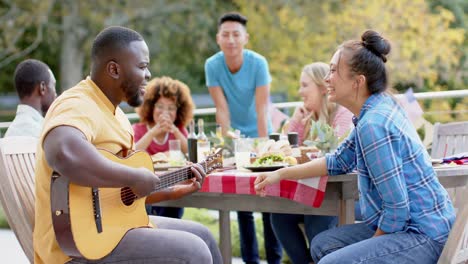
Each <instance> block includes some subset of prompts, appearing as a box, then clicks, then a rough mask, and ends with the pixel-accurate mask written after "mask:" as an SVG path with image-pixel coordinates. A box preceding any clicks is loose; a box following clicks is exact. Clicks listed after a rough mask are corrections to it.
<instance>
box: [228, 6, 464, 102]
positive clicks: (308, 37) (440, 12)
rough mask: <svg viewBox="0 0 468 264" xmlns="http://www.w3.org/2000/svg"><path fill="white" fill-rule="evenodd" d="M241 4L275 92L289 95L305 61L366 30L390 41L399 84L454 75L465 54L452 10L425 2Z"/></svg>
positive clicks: (325, 56) (324, 56) (430, 82)
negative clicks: (265, 59) (268, 71)
mask: <svg viewBox="0 0 468 264" xmlns="http://www.w3.org/2000/svg"><path fill="white" fill-rule="evenodd" d="M236 3H237V4H238V5H239V6H240V7H241V10H242V12H244V13H245V14H246V15H247V16H248V17H249V31H250V35H251V38H250V39H251V41H250V46H249V47H251V48H252V49H254V50H257V51H259V52H260V53H261V54H263V55H264V56H266V57H267V59H268V60H269V63H270V68H271V72H272V75H273V78H274V83H273V91H278V90H286V89H287V90H288V94H289V95H290V99H293V98H295V95H296V94H297V87H298V79H299V78H298V76H299V74H300V71H301V68H302V67H303V66H304V65H305V64H307V63H311V62H314V61H324V62H328V61H329V60H330V58H331V56H332V54H333V51H334V50H335V49H336V47H337V46H338V45H339V44H340V43H342V42H343V41H345V40H348V39H359V38H360V35H361V34H362V33H363V32H364V31H365V30H366V29H374V30H376V31H379V32H380V33H382V34H383V35H384V36H385V37H386V38H388V39H389V40H390V41H391V43H392V52H391V54H390V57H389V61H388V67H389V70H390V73H391V77H392V80H393V83H394V84H395V86H396V87H397V88H398V87H402V86H403V87H405V88H406V87H408V85H414V86H415V88H416V89H422V88H423V87H434V86H435V85H436V83H437V82H438V81H440V80H448V79H453V78H454V76H453V75H454V73H455V72H457V69H459V63H460V60H459V58H460V56H462V55H463V52H462V46H463V43H464V39H465V32H466V31H465V29H464V28H460V27H455V28H454V27H451V24H452V23H453V22H454V20H455V17H454V15H453V13H452V12H450V11H449V10H447V9H445V8H443V7H441V6H437V7H435V8H434V10H431V9H430V8H429V6H428V4H427V3H426V2H425V1H424V0H404V1H392V0H382V1H377V0H373V1H367V0H341V1H339V0H335V1H322V2H316V1H302V0H296V1H281V0H273V1H268V2H267V1H248V0H238V1H236ZM415 14H418V15H417V16H416V15H415Z"/></svg>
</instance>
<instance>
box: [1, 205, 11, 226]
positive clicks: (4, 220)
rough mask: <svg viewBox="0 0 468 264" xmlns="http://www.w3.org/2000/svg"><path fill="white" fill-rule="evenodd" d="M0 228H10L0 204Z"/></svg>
mask: <svg viewBox="0 0 468 264" xmlns="http://www.w3.org/2000/svg"><path fill="white" fill-rule="evenodd" d="M0 228H10V226H9V225H8V222H7V220H6V217H5V213H4V212H3V208H2V206H0Z"/></svg>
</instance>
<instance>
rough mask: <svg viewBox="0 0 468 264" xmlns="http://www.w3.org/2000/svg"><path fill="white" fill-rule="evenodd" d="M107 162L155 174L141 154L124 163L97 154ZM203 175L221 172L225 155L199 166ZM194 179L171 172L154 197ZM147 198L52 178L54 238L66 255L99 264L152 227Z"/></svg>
mask: <svg viewBox="0 0 468 264" xmlns="http://www.w3.org/2000/svg"><path fill="white" fill-rule="evenodd" d="M98 151H99V152H100V153H101V154H102V155H104V157H106V158H107V159H110V160H111V161H114V162H116V163H120V164H123V165H126V166H129V167H133V168H141V167H144V168H146V169H148V170H150V171H152V172H154V167H153V161H152V160H151V157H150V156H149V155H148V154H147V153H146V152H143V151H137V152H134V153H132V154H131V155H129V156H128V157H125V158H121V157H118V156H115V155H114V154H112V153H110V152H108V151H105V150H98ZM199 165H201V166H202V167H203V168H204V170H205V173H206V174H207V173H209V172H211V171H212V170H214V169H216V168H220V167H222V155H221V150H220V149H219V150H217V152H216V153H215V154H213V155H210V156H208V157H207V158H206V160H205V161H202V162H201V163H199ZM192 177H193V173H192V172H191V169H190V166H186V167H183V168H181V169H178V170H176V171H170V172H167V173H165V174H164V175H161V177H159V179H160V183H159V186H158V187H156V188H155V189H154V190H153V192H156V191H159V190H162V189H164V188H167V187H170V186H173V185H175V184H177V183H180V182H182V181H184V180H187V179H190V178H192ZM145 200H146V197H143V198H139V199H137V198H136V196H135V195H134V194H133V192H132V191H131V190H130V188H128V187H124V188H91V187H83V186H78V185H76V184H73V183H70V182H69V179H68V178H67V177H65V176H61V175H59V174H57V173H55V172H54V173H53V175H52V181H51V185H50V203H51V214H52V225H53V227H54V232H55V237H56V239H57V242H58V244H59V246H60V248H61V249H62V250H63V252H64V253H65V254H67V255H68V256H70V257H74V258H85V259H88V260H97V259H101V258H103V257H105V256H107V255H108V254H109V253H111V252H112V250H113V249H114V248H115V247H116V246H117V244H118V243H119V242H120V240H121V239H122V238H123V237H124V236H125V234H126V233H127V232H128V231H129V230H131V229H133V228H139V227H149V226H148V224H149V217H148V215H147V214H146V209H145Z"/></svg>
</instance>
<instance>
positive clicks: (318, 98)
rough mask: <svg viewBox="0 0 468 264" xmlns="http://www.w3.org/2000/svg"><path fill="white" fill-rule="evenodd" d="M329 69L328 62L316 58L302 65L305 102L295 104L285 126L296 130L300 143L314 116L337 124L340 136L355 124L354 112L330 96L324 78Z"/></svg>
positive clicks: (301, 84) (330, 123)
mask: <svg viewBox="0 0 468 264" xmlns="http://www.w3.org/2000/svg"><path fill="white" fill-rule="evenodd" d="M328 69H329V66H328V64H326V63H323V62H315V63H312V64H309V65H306V66H305V67H304V68H303V69H302V73H301V79H300V88H299V95H300V96H301V98H302V101H303V102H304V105H302V106H299V107H297V108H296V110H295V111H294V114H293V116H292V117H291V119H290V120H289V122H288V123H287V124H286V125H285V127H284V128H283V130H285V131H287V132H297V133H298V135H299V144H302V142H303V141H304V140H305V139H307V138H308V136H309V130H310V123H311V121H312V120H314V121H322V122H324V123H327V124H329V125H330V126H332V127H333V128H335V131H336V135H337V136H338V137H340V136H342V135H344V134H345V133H346V132H347V131H349V130H350V129H351V128H352V122H351V119H352V117H353V114H352V113H351V112H350V111H348V110H347V109H346V108H344V107H342V106H339V105H337V104H335V103H332V102H329V101H328V99H327V89H326V87H325V81H324V78H325V76H326V75H327V73H328Z"/></svg>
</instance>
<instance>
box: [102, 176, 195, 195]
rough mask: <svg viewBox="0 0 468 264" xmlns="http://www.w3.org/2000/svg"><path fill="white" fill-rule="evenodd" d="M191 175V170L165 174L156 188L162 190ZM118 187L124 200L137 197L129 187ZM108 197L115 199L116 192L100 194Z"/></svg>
mask: <svg viewBox="0 0 468 264" xmlns="http://www.w3.org/2000/svg"><path fill="white" fill-rule="evenodd" d="M189 175H191V171H183V172H179V173H177V174H173V173H171V174H170V175H164V176H163V177H160V180H161V182H160V184H159V186H158V188H157V189H156V190H161V189H164V188H167V187H169V186H172V185H174V184H176V183H179V182H182V181H184V180H187V179H189V178H188V176H189ZM124 188H125V187H124ZM118 189H120V196H121V199H122V200H123V201H124V202H126V201H129V200H130V199H134V198H135V194H134V192H133V191H132V190H131V189H130V188H129V187H127V188H125V190H123V191H122V189H123V188H118ZM153 191H155V190H153ZM108 198H112V199H115V192H114V193H111V194H107V195H102V196H100V200H105V199H108Z"/></svg>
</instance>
